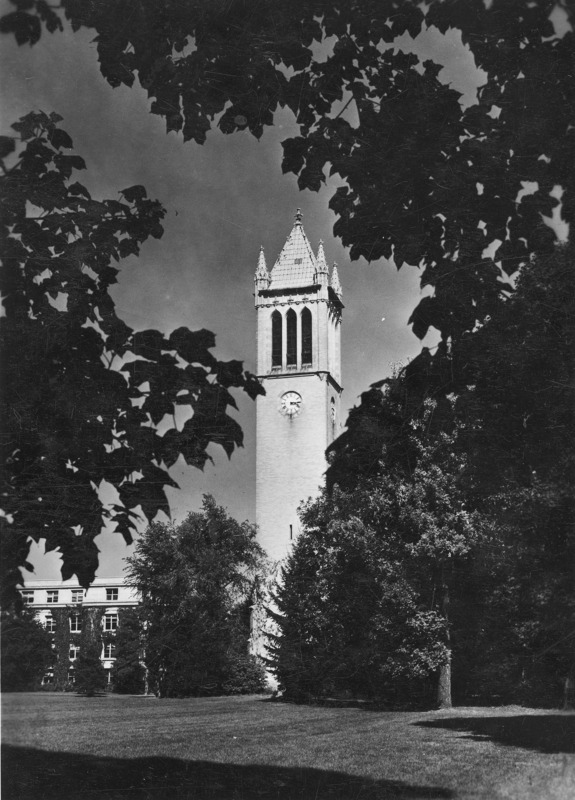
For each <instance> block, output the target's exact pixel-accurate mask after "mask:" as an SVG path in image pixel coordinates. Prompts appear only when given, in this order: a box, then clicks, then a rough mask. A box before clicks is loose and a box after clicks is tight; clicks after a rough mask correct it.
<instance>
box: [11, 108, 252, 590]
mask: <svg viewBox="0 0 575 800" xmlns="http://www.w3.org/2000/svg"><path fill="white" fill-rule="evenodd" d="M60 121H61V118H60V117H58V115H56V114H51V115H49V116H48V115H46V114H44V113H43V112H37V113H31V114H28V115H27V116H26V117H24V118H23V119H22V120H20V122H18V123H16V124H15V125H14V126H13V127H14V130H15V132H16V134H18V136H19V138H20V141H21V143H22V148H21V149H20V150H19V152H18V153H17V154H16V153H15V150H16V140H15V139H12V138H10V137H2V138H1V139H0V151H1V156H2V159H3V161H2V172H3V174H2V175H1V177H0V206H1V209H2V224H1V227H0V248H1V249H2V253H3V257H4V268H3V273H2V284H1V292H2V298H3V303H4V307H5V316H4V317H3V318H2V319H0V337H1V346H2V352H3V366H4V375H3V393H2V398H1V402H2V419H3V422H4V427H3V433H2V438H1V449H2V450H1V458H2V464H3V466H4V479H3V483H2V508H3V511H4V517H3V518H2V523H3V534H2V543H3V550H4V558H3V571H4V577H5V579H6V582H7V586H8V587H11V586H13V585H14V584H15V583H17V582H19V581H20V574H19V570H18V567H20V566H22V565H25V566H28V567H29V565H27V564H26V556H27V554H28V550H29V546H30V545H29V538H30V539H33V540H35V541H39V540H40V539H44V540H45V543H46V549H47V550H54V549H58V550H60V551H61V553H62V556H63V566H62V577H63V578H64V579H68V578H70V577H71V576H72V575H73V574H76V575H77V576H78V578H79V580H80V582H81V583H82V585H84V586H87V585H88V584H89V583H90V581H91V580H92V579H93V577H94V573H95V570H96V567H97V564H98V549H97V547H96V545H95V544H94V538H95V537H96V536H97V535H98V534H99V533H100V532H101V530H102V526H103V525H104V524H107V525H109V526H110V525H113V526H115V527H116V530H117V531H118V532H119V533H120V534H121V535H122V536H123V537H124V539H125V540H126V542H128V543H129V542H131V540H132V534H133V532H134V531H135V530H136V528H137V526H138V524H139V523H141V521H142V520H143V517H142V513H143V515H145V517H146V518H147V519H148V520H152V519H154V517H155V516H156V514H157V513H158V512H159V511H163V512H165V513H166V514H168V515H169V505H168V499H167V496H166V488H167V487H177V484H176V482H175V481H174V480H173V479H172V478H171V477H170V474H169V469H170V467H172V466H173V464H174V463H175V462H176V460H177V459H178V458H179V457H180V456H182V457H183V459H184V460H185V462H186V463H187V464H189V465H191V466H194V467H197V468H199V469H201V468H203V466H204V464H205V462H206V460H207V459H208V458H209V456H208V453H207V448H208V446H209V445H210V444H212V443H213V444H218V445H221V447H223V449H224V450H225V452H226V453H227V455H228V456H230V455H231V453H232V452H233V450H234V448H235V447H237V446H240V445H241V444H242V431H241V428H240V426H239V425H238V423H237V422H236V421H235V420H234V419H233V418H232V417H231V416H230V415H229V413H228V411H229V409H230V407H231V408H235V407H236V403H235V400H234V398H233V397H232V395H231V393H230V389H232V388H240V389H242V390H243V391H245V392H247V393H248V395H249V396H250V397H252V398H254V397H255V396H256V395H257V394H258V393H259V392H260V391H261V389H260V386H259V384H258V382H257V380H256V379H255V377H254V376H252V375H250V374H249V373H245V372H244V371H243V369H242V363H241V362H239V361H229V362H222V361H218V360H217V359H216V358H215V356H214V355H213V354H212V352H211V350H212V348H213V347H214V345H215V336H214V334H213V333H211V332H210V331H207V330H200V331H190V330H187V329H186V328H178V329H177V330H174V331H173V332H172V333H171V334H170V335H164V334H163V333H161V332H160V331H156V330H143V331H135V330H132V329H131V328H130V327H129V326H128V325H126V324H125V323H124V322H123V321H122V320H121V319H120V318H119V317H118V316H117V314H116V310H115V306H114V301H113V299H112V297H111V295H110V291H109V290H110V287H112V286H113V285H114V284H115V283H116V282H117V276H118V269H117V267H116V266H115V265H114V264H115V262H118V261H120V260H121V259H122V258H125V257H126V256H128V255H138V253H139V251H140V247H141V245H142V244H143V243H144V242H145V240H146V239H147V238H148V237H149V236H153V237H155V238H159V237H160V236H161V235H162V232H163V229H162V224H161V222H162V218H163V216H164V210H163V208H162V207H161V205H160V204H159V203H158V202H157V201H155V200H150V199H148V197H147V195H146V191H145V189H144V187H143V186H132V187H129V188H127V189H124V190H123V191H122V192H120V193H119V197H118V199H116V200H95V199H93V198H92V197H91V195H90V193H89V192H88V190H87V189H86V188H85V187H84V186H82V185H81V184H80V183H78V182H77V181H76V180H75V173H76V172H77V171H78V170H83V169H85V164H84V161H83V159H82V158H81V157H80V156H77V155H74V154H72V153H71V152H70V151H71V148H72V140H71V139H70V137H69V136H68V134H67V133H66V132H65V131H63V130H62V129H61V128H60V127H59V123H60ZM178 406H187V407H188V408H189V409H190V411H191V412H192V414H191V415H190V418H189V419H188V420H187V422H186V423H185V424H184V425H183V426H181V427H180V428H178V427H176V425H175V421H174V422H171V424H170V420H175V417H174V412H175V409H176V407H178ZM166 420H167V421H168V425H167V429H166ZM162 421H163V422H164V425H163V428H162V429H159V427H158V426H159V424H160V423H161V422H162ZM105 485H107V486H108V495H107V497H108V500H107V501H106V499H105V495H103V493H102V491H101V490H102V488H103V487H104V486H105ZM110 487H112V488H113V490H115V493H116V494H115V497H116V499H115V500H114V501H112V502H110V501H109V498H110Z"/></svg>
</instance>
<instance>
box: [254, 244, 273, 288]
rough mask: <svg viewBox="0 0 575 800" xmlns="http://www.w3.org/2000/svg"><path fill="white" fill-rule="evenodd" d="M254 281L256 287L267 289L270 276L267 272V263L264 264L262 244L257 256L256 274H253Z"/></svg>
mask: <svg viewBox="0 0 575 800" xmlns="http://www.w3.org/2000/svg"><path fill="white" fill-rule="evenodd" d="M254 281H255V283H256V287H257V288H258V289H267V288H268V286H269V284H270V281H271V277H270V274H269V272H268V268H267V264H266V257H265V255H264V248H263V245H262V246H260V254H259V257H258V266H257V269H256V274H255V275H254Z"/></svg>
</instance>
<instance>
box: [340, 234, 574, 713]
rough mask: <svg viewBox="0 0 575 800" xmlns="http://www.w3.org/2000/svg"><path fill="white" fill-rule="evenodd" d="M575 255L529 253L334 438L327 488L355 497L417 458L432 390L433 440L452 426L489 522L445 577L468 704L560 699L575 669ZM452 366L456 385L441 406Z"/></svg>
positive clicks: (456, 685) (465, 484)
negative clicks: (476, 320) (417, 434)
mask: <svg viewBox="0 0 575 800" xmlns="http://www.w3.org/2000/svg"><path fill="white" fill-rule="evenodd" d="M574 261H575V252H574V248H573V245H572V244H568V245H563V246H559V247H557V248H556V249H555V250H554V251H553V253H551V254H550V255H548V256H545V257H538V258H533V259H531V260H530V262H529V264H527V265H525V266H524V267H523V268H522V270H521V273H520V275H519V278H518V281H517V285H516V289H515V291H514V292H513V294H511V295H510V297H509V298H508V299H507V300H506V301H505V302H501V304H500V305H499V306H498V308H497V309H496V310H495V311H494V313H493V315H492V316H491V317H490V319H489V320H487V321H486V323H485V324H484V325H483V326H481V327H480V328H478V330H476V331H474V332H472V333H466V334H464V335H463V336H462V337H461V338H460V339H459V340H457V341H454V342H453V343H451V345H450V347H449V348H448V349H447V348H445V349H444V352H443V355H442V357H441V360H439V359H431V357H429V356H425V355H423V356H422V357H421V358H420V359H418V360H417V362H412V363H411V364H409V365H408V366H407V367H406V368H405V369H404V370H403V372H402V374H401V376H400V377H399V379H395V380H389V381H387V382H385V384H384V387H383V391H382V389H381V387H379V386H374V387H372V389H371V390H370V391H369V392H366V393H365V394H364V395H363V396H362V400H361V403H360V405H359V406H358V407H357V408H355V409H354V410H353V411H352V412H351V414H350V417H349V420H348V426H347V430H346V432H345V433H344V435H343V436H341V437H340V438H339V439H338V440H337V441H336V442H335V443H334V445H333V446H332V448H331V452H330V459H331V466H330V468H329V471H328V488H329V489H330V491H332V492H333V491H334V488H333V487H334V486H337V485H339V486H340V487H341V488H342V489H343V490H344V491H345V492H349V493H350V494H353V493H358V492H361V491H362V490H363V489H364V487H365V486H366V484H367V483H368V482H369V481H370V480H371V481H376V482H377V481H381V480H382V477H381V476H382V474H383V476H384V477H385V475H386V474H387V475H392V476H393V475H402V474H405V473H406V471H407V472H410V471H413V470H415V469H416V468H417V464H418V463H419V458H420V457H419V455H418V453H417V450H416V449H414V447H413V444H412V442H411V443H410V436H411V430H412V426H413V424H414V422H416V421H417V420H421V419H422V418H423V417H424V415H425V409H426V405H427V403H428V402H429V398H433V402H434V403H435V407H434V411H433V415H432V416H431V417H430V418H429V419H428V423H426V429H427V431H428V432H429V435H430V437H431V438H432V439H433V438H437V437H438V436H440V435H441V431H442V430H443V431H444V432H453V431H456V432H457V436H456V439H455V441H454V452H456V453H457V452H459V453H461V454H462V455H464V456H465V469H464V470H463V471H462V473H461V475H460V482H459V490H460V491H461V492H462V493H463V495H464V497H465V499H466V505H467V508H468V509H469V510H473V509H475V510H478V511H480V512H481V514H482V515H483V516H484V517H486V518H487V519H489V520H490V521H491V524H490V528H491V533H490V536H489V540H488V541H487V542H486V543H484V544H480V545H479V547H477V548H476V549H475V551H474V553H473V557H472V558H470V559H467V560H466V561H465V562H463V563H460V564H459V565H458V566H457V570H456V573H455V577H456V579H455V580H453V581H452V583H451V586H450V619H451V631H452V634H453V635H452V637H451V646H452V655H453V691H454V696H455V698H456V700H457V701H459V702H465V703H470V702H478V701H479V702H483V703H492V702H515V703H523V704H533V705H545V706H554V707H557V706H559V705H561V701H562V698H563V685H564V682H565V679H566V678H567V677H568V676H571V680H573V675H574V671H575V651H574V649H573V647H574V643H575V633H574V632H575V606H574V599H573V598H574V593H573V587H574V585H575V574H574V572H573V564H574V563H575V549H574V548H575V540H574V538H573V521H574V520H575V507H574V497H575V471H574V455H573V454H574V453H575V441H574V436H575V425H574V419H573V415H574V412H575V384H574V366H575V357H574V353H575V347H574V344H575V271H574V270H573V263H574ZM438 364H441V370H442V371H443V374H442V371H440V372H439V373H438V371H437V369H436V368H437V366H438ZM422 367H423V368H422ZM450 369H451V374H452V375H453V374H456V375H459V393H458V394H457V395H456V396H452V400H453V402H452V403H446V402H445V400H444V399H442V398H443V397H444V388H443V387H445V386H446V385H453V384H452V383H451V384H450V383H449V372H450ZM382 452H384V453H385V454H386V461H385V463H386V468H387V473H386V471H385V470H384V471H383V473H382V462H381V453H382Z"/></svg>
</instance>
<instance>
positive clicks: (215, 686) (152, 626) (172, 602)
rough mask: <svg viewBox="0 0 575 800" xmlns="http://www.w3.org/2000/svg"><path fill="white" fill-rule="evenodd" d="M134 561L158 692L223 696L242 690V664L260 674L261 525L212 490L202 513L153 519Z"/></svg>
mask: <svg viewBox="0 0 575 800" xmlns="http://www.w3.org/2000/svg"><path fill="white" fill-rule="evenodd" d="M126 561H127V564H128V566H127V575H128V579H129V581H130V582H131V583H132V584H133V586H134V587H135V588H136V589H137V590H138V591H139V592H140V594H141V598H142V600H141V619H142V621H143V627H144V642H145V645H144V646H145V661H146V666H147V668H148V673H149V678H150V684H151V686H152V688H153V690H154V691H157V692H158V693H159V694H160V696H162V697H181V696H186V695H206V694H218V693H219V694H221V693H223V692H224V691H225V687H226V685H227V684H230V685H232V684H234V686H236V688H235V689H234V691H237V679H238V668H239V667H240V664H239V662H242V663H243V668H244V671H245V668H246V667H249V669H248V671H249V672H250V673H252V674H253V673H256V672H258V667H257V665H256V664H255V662H254V663H252V661H251V660H250V657H249V656H248V653H247V645H248V636H249V606H248V604H249V601H250V598H251V594H252V592H253V589H254V585H255V582H256V581H257V579H258V576H259V574H260V571H261V570H262V567H263V552H262V550H261V548H260V547H259V545H258V544H257V542H256V529H255V526H253V525H251V524H249V523H248V522H243V523H239V522H237V521H236V520H234V519H233V518H231V517H229V516H228V514H227V513H226V510H225V509H224V508H222V507H221V506H217V505H216V503H215V501H214V499H213V497H211V496H210V495H205V496H204V500H203V506H202V511H201V512H195V513H190V514H189V515H188V516H187V517H186V519H185V520H184V521H183V522H182V523H181V524H180V525H178V526H174V525H170V526H167V525H164V524H162V523H159V522H156V523H154V524H152V525H151V526H150V527H149V528H148V529H147V530H146V531H145V532H144V533H143V534H142V535H141V536H140V537H138V539H137V541H136V547H135V553H134V555H133V556H131V557H130V558H128V559H126ZM252 660H253V659H252ZM240 671H241V670H240ZM258 674H259V682H260V684H261V680H262V675H261V670H259V673H258Z"/></svg>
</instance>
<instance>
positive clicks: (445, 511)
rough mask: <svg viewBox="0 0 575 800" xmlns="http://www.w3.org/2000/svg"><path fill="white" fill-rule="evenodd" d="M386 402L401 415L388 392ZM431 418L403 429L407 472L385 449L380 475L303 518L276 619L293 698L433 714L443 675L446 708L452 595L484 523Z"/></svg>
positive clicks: (335, 492)
mask: <svg viewBox="0 0 575 800" xmlns="http://www.w3.org/2000/svg"><path fill="white" fill-rule="evenodd" d="M397 382H398V383H400V380H399V379H397ZM382 404H383V405H386V406H387V410H388V412H389V414H390V415H393V414H394V413H395V412H394V406H395V402H394V400H393V399H392V397H391V395H390V394H389V393H385V394H384V395H383V396H382ZM396 410H397V409H396ZM434 410H435V409H434V406H433V404H430V403H428V404H427V411H426V414H425V415H424V417H423V419H422V421H421V422H419V423H417V422H413V421H412V423H411V425H410V426H406V427H409V433H407V432H406V440H407V441H408V442H409V448H410V451H411V453H412V455H413V464H412V467H411V468H409V467H408V466H407V465H406V462H404V461H403V462H399V463H398V462H396V461H395V460H394V458H393V456H392V455H390V452H389V451H387V450H386V449H385V448H383V449H382V450H381V451H380V460H379V464H378V474H377V476H375V475H373V476H372V477H371V478H367V477H365V476H364V477H363V478H361V477H360V478H359V479H358V477H357V476H355V485H354V488H353V489H352V490H347V491H342V490H340V489H339V488H338V487H334V488H333V489H332V490H331V492H327V491H326V492H325V493H324V495H323V496H322V497H321V498H320V499H319V500H317V501H314V502H310V503H308V504H307V505H306V506H304V507H303V508H302V509H301V519H302V523H303V533H302V534H301V536H300V537H299V539H298V541H297V543H296V545H295V547H294V550H293V553H292V555H291V557H290V558H289V559H288V563H287V566H286V568H285V570H284V574H283V579H282V582H281V584H280V586H279V587H278V589H277V592H276V597H275V601H276V604H277V611H278V613H276V612H272V616H273V618H274V619H275V621H276V624H277V625H278V628H279V634H280V635H279V636H273V637H272V646H271V650H272V656H273V665H274V671H275V672H276V674H277V676H278V679H279V682H280V685H281V687H282V688H283V690H284V691H285V693H286V695H287V696H288V697H290V698H292V699H296V700H305V699H311V698H318V697H326V696H327V697H333V696H336V697H337V696H340V697H341V696H345V695H346V694H347V695H348V696H352V697H358V696H359V697H364V698H369V699H375V700H377V701H379V702H384V703H388V704H394V705H395V704H398V703H402V704H414V703H419V704H424V705H428V704H429V703H430V702H433V684H434V680H435V678H437V677H439V678H440V680H439V682H438V689H437V701H438V702H439V703H441V704H444V705H449V704H450V702H451V698H450V694H449V685H448V684H449V680H450V664H451V647H452V643H451V640H452V639H453V632H452V630H451V628H452V625H451V620H450V618H449V613H448V598H449V592H450V590H451V588H452V586H453V585H454V584H456V583H457V582H458V580H459V573H460V570H461V567H462V565H463V564H465V563H466V562H467V561H468V560H469V558H470V557H471V554H472V553H473V552H474V550H475V549H476V548H477V547H478V544H479V542H480V541H481V540H482V539H484V538H485V536H486V534H487V526H486V524H485V520H484V519H483V518H482V517H481V516H480V515H479V514H478V513H469V512H468V511H467V509H466V506H465V497H464V495H463V493H462V491H461V488H460V485H459V484H460V476H461V474H462V472H463V467H464V463H465V462H464V459H463V457H461V456H457V455H454V453H453V450H454V437H449V436H447V435H445V434H444V435H442V436H440V437H437V438H435V437H432V436H431V435H430V433H429V427H430V426H429V421H430V420H431V417H432V415H433V412H434ZM442 681H445V682H446V683H445V685H446V686H447V690H446V691H445V692H443V691H439V688H440V687H442V686H443V684H442Z"/></svg>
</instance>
